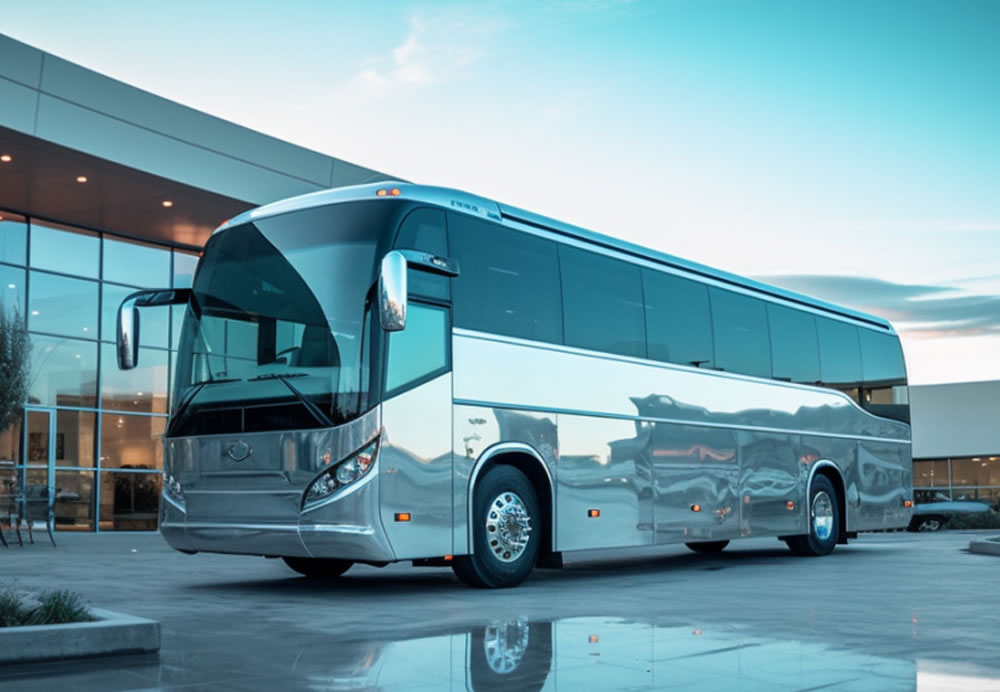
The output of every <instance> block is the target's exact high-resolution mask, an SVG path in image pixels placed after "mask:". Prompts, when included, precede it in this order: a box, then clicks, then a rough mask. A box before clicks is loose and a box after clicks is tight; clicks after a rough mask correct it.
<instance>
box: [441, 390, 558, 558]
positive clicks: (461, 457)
mask: <svg viewBox="0 0 1000 692" xmlns="http://www.w3.org/2000/svg"><path fill="white" fill-rule="evenodd" d="M454 412H455V419H454V420H455V424H454V426H453V429H454V431H455V439H454V447H455V479H454V486H453V497H454V500H453V512H454V515H455V531H454V543H455V551H454V554H455V555H465V554H467V553H468V552H469V541H470V538H471V537H470V535H469V518H468V517H469V479H470V477H471V475H472V471H473V469H474V468H475V466H476V462H477V461H478V460H479V458H480V457H481V456H482V454H483V453H484V452H486V451H487V450H489V449H490V448H491V447H494V446H495V445H496V444H498V443H519V444H525V445H527V446H528V447H530V448H531V449H533V450H534V451H535V452H536V453H537V454H538V455H539V456H541V457H542V459H543V460H544V461H545V466H546V468H547V469H548V471H549V476H550V477H551V478H552V479H553V480H555V477H556V456H557V455H558V451H557V449H556V445H557V444H558V428H557V416H556V414H554V413H541V412H534V411H516V410H512V409H507V408H492V407H486V406H455V408H454ZM543 495H544V497H539V498H538V499H539V501H541V502H551V493H548V494H545V493H543Z"/></svg>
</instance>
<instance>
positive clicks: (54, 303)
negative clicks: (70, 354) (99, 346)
mask: <svg viewBox="0 0 1000 692" xmlns="http://www.w3.org/2000/svg"><path fill="white" fill-rule="evenodd" d="M98 286H99V284H98V283H97V282H96V281H86V280H84V279H70V278H67V277H65V276H57V275H55V274H46V273H45V272H35V271H33V272H31V292H30V296H31V299H30V300H29V306H28V308H29V312H30V314H29V315H28V329H30V330H31V331H33V332H49V333H51V334H65V335H66V336H74V337H77V338H81V339H96V338H97V291H98Z"/></svg>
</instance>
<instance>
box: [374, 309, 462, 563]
mask: <svg viewBox="0 0 1000 692" xmlns="http://www.w3.org/2000/svg"><path fill="white" fill-rule="evenodd" d="M386 343H387V348H388V354H387V358H386V369H385V378H384V379H385V383H384V385H385V392H386V394H385V397H384V399H383V403H382V430H383V432H382V448H381V451H380V453H379V482H380V497H381V501H380V506H381V516H382V525H383V527H384V528H385V531H386V534H387V535H388V537H389V542H390V543H391V544H392V548H393V551H395V553H396V557H397V558H399V559H409V558H420V557H439V556H444V555H450V554H451V553H452V522H453V518H452V487H451V476H452V448H451V438H452V433H451V426H452V415H451V379H452V375H451V319H450V316H449V312H448V309H447V308H445V307H442V306H439V305H432V304H429V303H418V302H414V301H412V300H411V301H410V302H409V306H408V309H407V316H406V328H405V329H404V330H403V331H399V332H392V333H390V334H388V337H387V342H386Z"/></svg>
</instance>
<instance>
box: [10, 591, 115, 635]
mask: <svg viewBox="0 0 1000 692" xmlns="http://www.w3.org/2000/svg"><path fill="white" fill-rule="evenodd" d="M96 619H97V618H95V617H94V615H93V614H92V613H91V612H90V609H89V608H87V605H86V604H85V603H84V602H83V599H82V598H80V594H77V593H73V592H72V591H67V590H65V589H56V590H52V591H43V592H42V593H41V594H39V595H38V596H37V597H32V596H30V595H26V594H25V593H24V592H20V591H15V590H14V589H12V588H10V587H7V588H5V589H3V590H0V627H19V626H23V625H62V624H66V623H70V622H92V621H94V620H96Z"/></svg>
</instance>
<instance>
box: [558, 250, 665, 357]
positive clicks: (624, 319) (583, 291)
mask: <svg viewBox="0 0 1000 692" xmlns="http://www.w3.org/2000/svg"><path fill="white" fill-rule="evenodd" d="M559 270H560V272H561V276H562V286H563V320H564V328H565V330H566V337H565V341H566V345H567V346H579V347H580V348H592V349H594V350H596V351H606V352H608V353H619V354H621V355H623V356H635V357H637V358H645V357H646V319H645V307H644V304H643V300H642V279H641V278H640V276H639V268H638V267H636V266H634V265H631V264H628V263H626V262H622V261H621V260H616V259H611V258H610V257H604V256H602V255H598V254H595V253H593V252H587V251H585V250H579V249H577V248H573V247H566V246H560V248H559Z"/></svg>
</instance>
